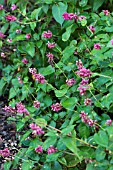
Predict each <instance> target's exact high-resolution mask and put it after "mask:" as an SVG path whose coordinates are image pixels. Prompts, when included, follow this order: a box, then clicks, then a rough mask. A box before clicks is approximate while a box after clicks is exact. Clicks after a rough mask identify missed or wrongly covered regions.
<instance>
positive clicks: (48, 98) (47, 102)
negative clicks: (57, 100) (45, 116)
mask: <svg viewBox="0 0 113 170" xmlns="http://www.w3.org/2000/svg"><path fill="white" fill-rule="evenodd" d="M44 104H45V105H46V106H47V107H49V106H50V105H51V104H52V99H51V97H50V96H49V95H46V96H45V97H44Z"/></svg>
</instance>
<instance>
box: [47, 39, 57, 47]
mask: <svg viewBox="0 0 113 170" xmlns="http://www.w3.org/2000/svg"><path fill="white" fill-rule="evenodd" d="M47 46H48V48H54V47H55V46H56V44H55V43H50V42H49V41H48V43H47Z"/></svg>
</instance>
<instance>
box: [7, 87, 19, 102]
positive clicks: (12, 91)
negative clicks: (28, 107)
mask: <svg viewBox="0 0 113 170" xmlns="http://www.w3.org/2000/svg"><path fill="white" fill-rule="evenodd" d="M16 95H17V91H16V90H15V89H14V88H13V87H12V88H10V91H9V99H12V98H13V97H15V96H16Z"/></svg>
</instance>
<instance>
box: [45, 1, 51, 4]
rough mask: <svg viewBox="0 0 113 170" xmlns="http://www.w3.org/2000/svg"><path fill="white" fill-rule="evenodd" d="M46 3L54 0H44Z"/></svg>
mask: <svg viewBox="0 0 113 170" xmlns="http://www.w3.org/2000/svg"><path fill="white" fill-rule="evenodd" d="M44 1H45V3H46V4H52V2H53V0H44Z"/></svg>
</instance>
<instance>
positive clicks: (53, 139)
mask: <svg viewBox="0 0 113 170" xmlns="http://www.w3.org/2000/svg"><path fill="white" fill-rule="evenodd" d="M57 138H58V136H51V137H49V138H47V139H46V140H45V141H44V144H43V146H44V149H47V148H49V147H50V145H54V144H55V143H56V141H57Z"/></svg>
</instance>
